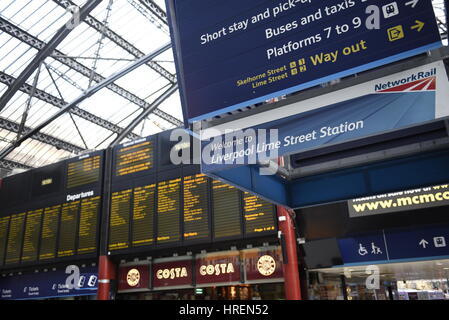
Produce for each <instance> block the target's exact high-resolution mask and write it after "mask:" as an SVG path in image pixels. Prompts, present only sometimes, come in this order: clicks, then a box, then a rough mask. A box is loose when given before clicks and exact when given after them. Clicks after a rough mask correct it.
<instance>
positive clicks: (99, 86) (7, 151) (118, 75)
mask: <svg viewBox="0 0 449 320" xmlns="http://www.w3.org/2000/svg"><path fill="white" fill-rule="evenodd" d="M170 47H171V44H170V43H168V44H166V45H164V46H163V47H161V48H159V49H157V50H155V51H154V52H152V53H150V54H148V55H146V56H145V57H142V58H140V59H138V60H136V61H135V62H134V63H132V64H130V65H129V66H127V67H125V68H124V69H123V70H120V71H119V72H117V73H115V74H113V75H112V76H110V77H109V78H106V79H104V80H103V81H101V82H100V83H97V84H96V85H94V86H93V87H91V88H89V89H88V90H86V92H84V93H83V94H82V95H80V96H79V97H78V98H76V99H75V100H74V101H72V102H71V103H69V104H67V105H66V106H64V107H63V108H61V109H60V110H59V111H58V112H57V113H55V114H54V115H53V116H51V117H50V118H48V119H47V120H45V121H44V122H42V123H41V124H40V125H38V126H37V127H35V128H34V129H32V130H30V131H29V132H27V133H26V134H25V135H24V136H22V138H20V139H19V140H17V141H16V142H15V143H14V144H13V145H12V146H10V147H8V148H6V149H4V150H3V151H2V152H0V160H1V159H3V158H4V157H6V156H7V155H8V154H10V153H11V152H12V151H13V150H14V149H15V148H17V147H18V146H20V145H21V144H22V143H23V142H24V141H25V140H27V139H29V138H31V137H32V136H33V135H34V134H36V133H38V132H39V131H41V130H42V129H43V128H45V127H46V126H48V125H49V124H50V123H52V122H53V121H55V120H56V119H58V118H59V117H60V116H62V115H63V114H65V113H66V112H69V111H70V110H71V109H72V108H74V107H76V105H78V104H79V103H81V102H83V101H84V100H86V99H87V98H89V97H90V96H92V95H94V94H95V93H97V92H98V91H100V90H101V89H103V88H105V87H107V86H108V85H109V84H111V83H113V82H114V81H116V80H118V79H120V78H121V77H123V76H125V75H127V74H128V73H130V72H131V71H133V70H135V69H137V68H139V67H140V66H142V65H144V64H146V63H147V62H148V61H150V60H152V59H154V58H155V57H157V56H158V55H160V54H161V53H162V52H164V51H166V50H167V49H169V48H170Z"/></svg>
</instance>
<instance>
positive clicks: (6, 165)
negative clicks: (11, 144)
mask: <svg viewBox="0 0 449 320" xmlns="http://www.w3.org/2000/svg"><path fill="white" fill-rule="evenodd" d="M0 168H3V169H6V170H13V169H26V170H28V169H32V167H30V166H27V165H25V164H22V163H18V162H15V161H11V160H6V159H3V160H0Z"/></svg>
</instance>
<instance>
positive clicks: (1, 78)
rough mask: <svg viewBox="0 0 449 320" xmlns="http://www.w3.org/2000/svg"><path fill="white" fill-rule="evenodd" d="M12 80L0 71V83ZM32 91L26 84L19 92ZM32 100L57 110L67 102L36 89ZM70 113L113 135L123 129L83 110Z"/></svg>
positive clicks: (132, 134) (134, 137) (12, 80)
mask: <svg viewBox="0 0 449 320" xmlns="http://www.w3.org/2000/svg"><path fill="white" fill-rule="evenodd" d="M14 80H15V79H14V77H12V76H10V75H8V74H6V73H4V72H2V71H0V82H1V83H3V84H6V85H10V84H11V83H13V82H14ZM32 90H33V87H32V86H30V85H29V84H27V83H25V84H23V85H22V87H21V88H20V91H22V92H24V93H27V94H31V92H32ZM34 98H36V99H39V100H42V101H44V102H46V103H49V104H51V105H53V106H55V107H58V108H59V109H61V108H64V106H66V105H67V102H65V101H64V100H62V99H59V98H57V97H55V96H53V95H51V94H49V93H47V92H45V91H42V90H40V89H36V91H35V93H34ZM70 113H71V114H73V115H76V116H78V117H80V118H82V119H84V120H87V121H89V122H92V123H94V124H96V125H98V126H100V127H102V128H105V129H107V130H109V131H112V132H114V133H117V134H120V133H122V132H123V128H121V127H119V126H117V125H115V124H113V123H112V122H109V121H107V120H104V119H102V118H100V117H98V116H96V115H94V114H92V113H90V112H88V111H86V110H83V109H81V108H79V107H73V109H71V110H70ZM128 137H129V138H130V139H133V140H134V139H138V138H140V136H138V135H136V134H134V133H130V134H129V135H128Z"/></svg>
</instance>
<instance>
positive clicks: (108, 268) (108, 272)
mask: <svg viewBox="0 0 449 320" xmlns="http://www.w3.org/2000/svg"><path fill="white" fill-rule="evenodd" d="M116 269H117V268H116V265H115V264H114V262H112V260H111V259H110V258H109V257H108V256H100V258H99V262H98V292H97V300H111V299H112V298H113V295H114V292H111V291H112V290H111V289H114V287H115V286H114V282H115V281H117V270H116Z"/></svg>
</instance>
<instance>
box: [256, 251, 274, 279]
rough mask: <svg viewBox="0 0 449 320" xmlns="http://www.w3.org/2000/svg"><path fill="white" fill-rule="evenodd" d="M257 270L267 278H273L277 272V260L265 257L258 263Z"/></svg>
mask: <svg viewBox="0 0 449 320" xmlns="http://www.w3.org/2000/svg"><path fill="white" fill-rule="evenodd" d="M257 270H259V272H260V274H261V275H263V276H266V277H269V276H271V275H272V274H273V273H274V271H275V270H276V260H274V258H273V257H272V256H269V255H264V256H262V257H260V258H259V260H258V261H257Z"/></svg>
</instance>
